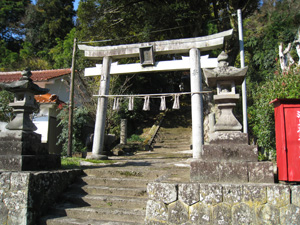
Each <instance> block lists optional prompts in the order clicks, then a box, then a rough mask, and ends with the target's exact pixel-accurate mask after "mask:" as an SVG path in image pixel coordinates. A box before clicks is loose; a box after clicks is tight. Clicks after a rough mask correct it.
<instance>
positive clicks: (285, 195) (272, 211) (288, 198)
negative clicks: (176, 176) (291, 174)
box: [145, 182, 300, 225]
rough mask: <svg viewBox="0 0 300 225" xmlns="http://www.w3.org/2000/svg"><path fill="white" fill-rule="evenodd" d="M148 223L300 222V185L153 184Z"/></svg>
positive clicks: (149, 185)
mask: <svg viewBox="0 0 300 225" xmlns="http://www.w3.org/2000/svg"><path fill="white" fill-rule="evenodd" d="M148 195H149V198H150V200H148V202H147V211H146V219H145V223H146V224H148V225H150V224H151V225H152V224H156V225H159V224H234V225H237V224H300V185H294V186H293V185H283V184H249V183H248V184H217V183H214V184H213V183H212V184H204V183H180V184H174V183H157V182H155V183H150V184H148Z"/></svg>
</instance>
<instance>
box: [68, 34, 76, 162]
mask: <svg viewBox="0 0 300 225" xmlns="http://www.w3.org/2000/svg"><path fill="white" fill-rule="evenodd" d="M76 42H77V39H76V38H74V45H73V55H72V68H71V80H70V100H69V101H70V103H69V124H68V128H69V135H68V151H67V156H68V157H72V136H73V109H74V78H75V55H76Z"/></svg>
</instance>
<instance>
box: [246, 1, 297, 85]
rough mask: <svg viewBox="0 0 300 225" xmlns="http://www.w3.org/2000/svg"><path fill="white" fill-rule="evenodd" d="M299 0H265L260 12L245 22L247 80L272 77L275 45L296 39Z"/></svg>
mask: <svg viewBox="0 0 300 225" xmlns="http://www.w3.org/2000/svg"><path fill="white" fill-rule="evenodd" d="M299 17H300V3H299V1H287V0H284V1H276V4H275V3H274V1H265V2H264V4H263V6H262V8H261V9H260V11H257V12H256V13H254V14H253V15H252V16H251V17H249V18H248V19H246V20H245V21H244V24H245V25H244V26H245V51H246V61H248V62H249V64H248V65H249V70H248V75H247V76H248V77H249V81H250V82H258V83H259V82H262V81H266V80H268V79H272V77H273V73H274V71H275V70H276V59H277V58H278V46H279V43H280V42H283V43H285V44H288V43H289V42H293V41H294V40H295V35H296V34H297V30H298V28H299V19H297V18H299Z"/></svg>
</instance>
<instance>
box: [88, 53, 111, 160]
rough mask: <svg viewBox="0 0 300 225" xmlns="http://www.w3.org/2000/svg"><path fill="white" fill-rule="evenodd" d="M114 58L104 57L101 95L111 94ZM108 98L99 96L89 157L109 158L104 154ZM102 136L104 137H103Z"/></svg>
mask: <svg viewBox="0 0 300 225" xmlns="http://www.w3.org/2000/svg"><path fill="white" fill-rule="evenodd" d="M111 62H112V59H111V57H109V56H105V57H104V58H103V67H102V75H101V81H100V88H99V95H108V94H109V82H110V66H111ZM107 102H108V101H107V98H106V97H99V98H98V104H97V112H96V121H95V130H94V140H93V150H92V155H89V156H88V157H87V158H89V159H107V158H108V157H107V155H105V154H104V139H105V138H104V137H105V121H106V112H107ZM101 137H102V138H101Z"/></svg>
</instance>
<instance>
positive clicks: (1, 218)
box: [0, 199, 9, 224]
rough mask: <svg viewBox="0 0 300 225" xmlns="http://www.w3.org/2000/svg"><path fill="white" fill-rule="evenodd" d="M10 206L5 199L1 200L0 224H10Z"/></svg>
mask: <svg viewBox="0 0 300 225" xmlns="http://www.w3.org/2000/svg"><path fill="white" fill-rule="evenodd" d="M8 213H9V211H8V208H7V207H6V206H5V204H4V202H3V200H2V199H1V201H0V224H9V223H8Z"/></svg>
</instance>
